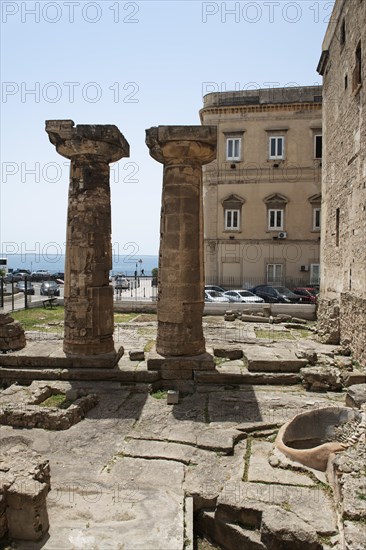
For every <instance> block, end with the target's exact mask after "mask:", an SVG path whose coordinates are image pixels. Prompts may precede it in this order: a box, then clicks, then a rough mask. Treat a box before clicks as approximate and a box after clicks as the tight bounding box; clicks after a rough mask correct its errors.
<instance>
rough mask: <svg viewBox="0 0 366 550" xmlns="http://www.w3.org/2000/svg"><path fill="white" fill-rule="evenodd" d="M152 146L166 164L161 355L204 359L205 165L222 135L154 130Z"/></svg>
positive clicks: (194, 129) (197, 129) (210, 129)
mask: <svg viewBox="0 0 366 550" xmlns="http://www.w3.org/2000/svg"><path fill="white" fill-rule="evenodd" d="M146 144H147V146H148V147H149V149H150V155H151V156H152V157H153V158H154V159H155V160H157V161H158V162H161V163H162V164H164V176H163V193H162V206H161V222H160V223H161V225H160V251H159V285H158V286H159V289H158V305H157V307H158V334H157V341H156V351H157V352H158V353H159V354H160V355H163V356H195V355H199V354H203V353H204V352H205V339H204V336H203V329H202V314H203V307H204V300H203V295H204V265H203V214H202V210H203V206H202V165H203V164H207V163H209V162H211V161H212V160H214V159H215V158H216V144H217V129H216V127H215V126H159V127H153V128H150V129H149V130H147V131H146Z"/></svg>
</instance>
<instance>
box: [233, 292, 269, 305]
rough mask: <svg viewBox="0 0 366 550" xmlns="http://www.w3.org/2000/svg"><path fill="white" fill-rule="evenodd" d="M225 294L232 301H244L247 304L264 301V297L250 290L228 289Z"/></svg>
mask: <svg viewBox="0 0 366 550" xmlns="http://www.w3.org/2000/svg"><path fill="white" fill-rule="evenodd" d="M224 296H227V298H229V300H230V302H244V303H246V304H259V303H263V302H264V300H263V298H260V297H259V296H256V295H255V294H253V293H252V292H250V291H249V290H242V289H239V290H228V291H227V292H224Z"/></svg>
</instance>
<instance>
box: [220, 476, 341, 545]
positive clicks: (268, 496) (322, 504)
mask: <svg viewBox="0 0 366 550" xmlns="http://www.w3.org/2000/svg"><path fill="white" fill-rule="evenodd" d="M220 503H223V504H225V505H231V506H233V507H239V506H240V507H248V508H250V506H258V505H259V506H260V505H262V506H273V505H275V506H281V507H282V508H284V509H287V510H289V511H292V512H293V513H295V514H296V515H297V516H299V518H301V519H302V520H303V521H305V522H306V523H308V524H309V525H311V526H313V527H314V528H315V529H316V531H317V533H318V534H320V535H322V536H331V535H334V534H336V533H337V524H336V516H335V511H334V506H333V502H332V499H331V496H330V495H327V494H326V492H325V491H324V490H323V489H322V488H321V487H318V486H315V487H304V486H298V485H285V484H280V483H253V482H244V481H242V480H241V479H240V478H238V479H237V480H234V479H232V480H230V482H229V483H228V484H227V485H225V487H224V490H223V491H222V493H221V495H220V497H219V500H218V504H220ZM320 511H321V513H320Z"/></svg>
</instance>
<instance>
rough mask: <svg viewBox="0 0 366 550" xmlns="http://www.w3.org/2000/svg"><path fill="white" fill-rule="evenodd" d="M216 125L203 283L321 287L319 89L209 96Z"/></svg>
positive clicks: (208, 173) (210, 121)
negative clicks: (215, 148) (216, 145)
mask: <svg viewBox="0 0 366 550" xmlns="http://www.w3.org/2000/svg"><path fill="white" fill-rule="evenodd" d="M200 117H201V123H202V124H204V125H206V124H207V125H217V128H218V154H217V160H216V161H214V162H212V163H211V164H209V165H207V166H205V167H204V173H203V193H204V197H203V202H204V224H205V229H204V232H205V271H206V284H221V285H223V286H225V287H231V288H232V287H240V288H241V287H246V288H249V287H251V286H254V285H256V284H261V283H268V284H285V285H286V286H290V287H291V286H310V285H311V286H313V285H317V284H319V243H320V219H321V213H320V209H321V190H320V186H321V165H322V89H321V87H320V86H315V87H314V86H307V87H293V88H275V89H260V90H251V91H239V92H218V93H210V94H207V95H206V96H205V97H204V106H203V108H202V109H201V111H200Z"/></svg>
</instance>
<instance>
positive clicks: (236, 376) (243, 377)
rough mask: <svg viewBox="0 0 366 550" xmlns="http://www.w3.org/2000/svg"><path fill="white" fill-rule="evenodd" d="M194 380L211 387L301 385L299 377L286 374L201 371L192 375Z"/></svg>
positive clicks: (293, 374)
mask: <svg viewBox="0 0 366 550" xmlns="http://www.w3.org/2000/svg"><path fill="white" fill-rule="evenodd" d="M194 380H195V382H196V383H197V384H212V385H223V386H226V385H234V386H235V385H241V384H243V385H246V384H250V385H253V386H255V385H258V386H264V385H270V386H293V385H295V384H300V383H301V377H300V375H299V374H296V373H286V372H279V373H276V372H270V373H266V372H244V373H228V372H219V371H217V370H216V371H207V372H204V371H201V372H195V373H194Z"/></svg>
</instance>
